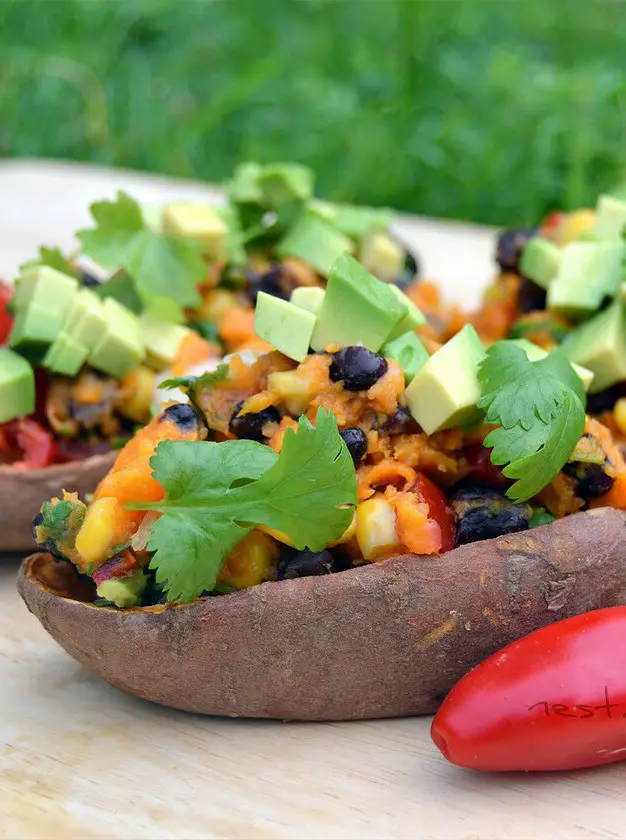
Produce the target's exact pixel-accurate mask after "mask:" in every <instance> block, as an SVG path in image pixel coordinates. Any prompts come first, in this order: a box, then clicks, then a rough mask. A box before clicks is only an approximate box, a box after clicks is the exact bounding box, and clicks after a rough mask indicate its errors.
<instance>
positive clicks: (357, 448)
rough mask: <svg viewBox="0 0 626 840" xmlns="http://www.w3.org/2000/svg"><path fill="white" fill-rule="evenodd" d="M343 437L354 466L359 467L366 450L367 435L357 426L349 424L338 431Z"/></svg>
mask: <svg viewBox="0 0 626 840" xmlns="http://www.w3.org/2000/svg"><path fill="white" fill-rule="evenodd" d="M339 434H340V435H341V437H342V438H343V439H344V441H345V443H346V446H347V447H348V452H349V453H350V455H351V456H352V460H353V461H354V466H355V467H359V466H360V465H361V464H362V463H363V459H364V458H365V454H366V452H367V435H366V434H365V432H364V431H363V429H359V427H358V426H350V428H349V429H344V430H343V431H342V432H340V433H339Z"/></svg>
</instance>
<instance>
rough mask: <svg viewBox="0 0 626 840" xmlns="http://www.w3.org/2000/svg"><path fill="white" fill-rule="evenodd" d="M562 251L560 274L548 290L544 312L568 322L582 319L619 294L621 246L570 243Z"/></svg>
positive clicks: (616, 243)
mask: <svg viewBox="0 0 626 840" xmlns="http://www.w3.org/2000/svg"><path fill="white" fill-rule="evenodd" d="M561 251H562V256H561V264H560V266H559V270H558V272H557V275H556V277H555V278H554V279H553V280H552V282H551V283H550V286H549V288H548V299H547V308H548V309H550V310H552V311H554V312H558V313H560V314H561V315H565V316H566V317H568V318H570V319H571V320H577V319H580V318H584V317H585V316H587V315H590V314H591V313H593V312H595V311H596V310H597V309H599V308H600V305H601V304H602V301H603V300H604V298H605V297H606V296H607V295H610V296H614V295H615V294H616V293H617V291H618V290H619V286H620V281H621V275H622V260H623V258H624V242H623V241H622V240H603V241H602V242H571V243H569V244H568V245H565V246H564V247H563V248H562V249H561Z"/></svg>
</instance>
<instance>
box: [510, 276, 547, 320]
mask: <svg viewBox="0 0 626 840" xmlns="http://www.w3.org/2000/svg"><path fill="white" fill-rule="evenodd" d="M546 298H547V293H546V290H545V289H542V288H541V286H538V285H537V284H536V283H533V281H532V280H528V279H527V278H526V277H524V278H523V279H522V283H521V286H520V289H519V294H518V296H517V302H518V306H519V311H520V312H537V311H538V310H541V309H545V308H546Z"/></svg>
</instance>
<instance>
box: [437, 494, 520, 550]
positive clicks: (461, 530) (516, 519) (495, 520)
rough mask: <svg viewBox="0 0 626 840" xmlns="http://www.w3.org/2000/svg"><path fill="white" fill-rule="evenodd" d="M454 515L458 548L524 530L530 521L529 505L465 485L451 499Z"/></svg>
mask: <svg viewBox="0 0 626 840" xmlns="http://www.w3.org/2000/svg"><path fill="white" fill-rule="evenodd" d="M450 505H451V506H452V509H453V510H454V513H455V516H456V542H457V544H458V545H462V544H464V543H471V542H476V541H478V540H488V539H492V538H493V537H499V536H502V534H512V533H515V532H516V531H524V530H526V529H527V528H528V524H529V522H530V516H531V510H530V507H529V505H526V504H517V505H516V504H514V503H513V502H512V501H510V500H509V499H507V498H506V496H505V495H504V494H503V493H500V492H498V491H497V490H495V489H494V488H492V487H483V486H474V487H471V486H468V487H462V488H459V489H457V490H456V491H455V492H454V493H453V494H452V496H451V497H450Z"/></svg>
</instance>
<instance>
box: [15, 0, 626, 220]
mask: <svg viewBox="0 0 626 840" xmlns="http://www.w3.org/2000/svg"><path fill="white" fill-rule="evenodd" d="M625 68H626V4H624V3H623V2H621V0H613V2H611V0H0V155H3V156H24V155H29V156H47V157H60V158H73V159H77V160H86V161H95V162H98V163H106V164H115V165H118V166H127V167H134V168H138V169H146V170H153V171H159V172H164V173H167V174H171V175H178V176H189V177H194V178H202V179H207V180H220V179H223V178H225V177H227V176H228V174H229V173H230V172H231V171H232V168H233V166H234V165H235V164H236V162H237V161H239V160H241V159H247V158H251V159H258V160H261V161H271V160H281V159H286V160H288V159H296V160H300V161H302V162H304V163H307V164H309V165H311V166H312V167H313V168H314V169H315V170H316V172H317V174H318V186H317V191H318V193H320V194H321V195H324V196H326V197H328V198H333V199H340V200H352V201H362V202H369V203H374V204H389V205H392V206H395V207H398V208H400V209H403V210H409V211H414V212H419V213H428V214H431V215H437V216H449V217H456V218H465V219H473V220H476V221H481V222H491V223H496V224H523V223H532V222H533V221H535V220H537V219H538V217H539V216H541V215H542V214H543V213H544V212H545V211H547V210H548V209H550V208H552V207H554V206H555V205H562V206H566V207H574V206H578V205H581V204H585V203H590V202H592V201H593V200H594V198H595V196H596V194H597V193H598V192H599V191H600V190H602V189H606V188H610V187H612V186H613V185H614V184H615V183H616V182H618V181H620V180H621V179H622V176H623V174H624V168H625V159H624V150H625V148H626V145H625V139H626V138H625V132H626V124H625V121H624V120H625V117H626V113H625V110H624V107H625V103H626V75H625V73H624V70H625Z"/></svg>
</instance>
